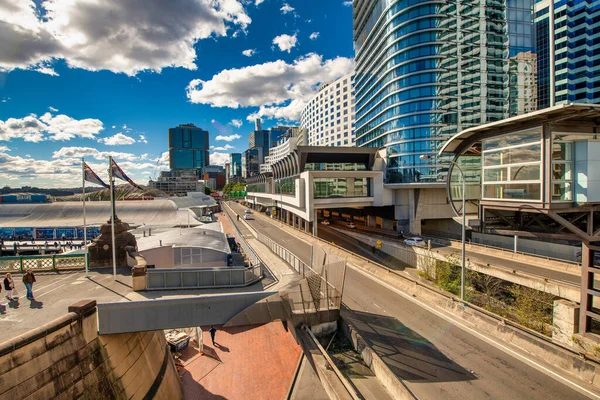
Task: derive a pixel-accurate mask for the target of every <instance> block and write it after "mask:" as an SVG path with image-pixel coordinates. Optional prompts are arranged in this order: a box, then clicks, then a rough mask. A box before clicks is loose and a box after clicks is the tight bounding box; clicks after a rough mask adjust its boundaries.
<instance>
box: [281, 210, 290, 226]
mask: <svg viewBox="0 0 600 400" xmlns="http://www.w3.org/2000/svg"><path fill="white" fill-rule="evenodd" d="M282 212H285V223H286V224H288V225H289V224H290V212H289V211H287V210H286V211H282Z"/></svg>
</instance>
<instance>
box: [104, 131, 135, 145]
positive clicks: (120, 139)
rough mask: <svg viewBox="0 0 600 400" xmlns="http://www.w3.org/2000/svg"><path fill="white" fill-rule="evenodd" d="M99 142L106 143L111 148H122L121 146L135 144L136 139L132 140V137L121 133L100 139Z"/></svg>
mask: <svg viewBox="0 0 600 400" xmlns="http://www.w3.org/2000/svg"><path fill="white" fill-rule="evenodd" d="M98 142H100V143H104V144H106V145H109V146H120V145H126V144H134V143H135V139H134V138H132V137H131V136H127V135H123V133H121V132H119V133H116V134H115V135H113V136H109V137H107V138H101V139H98Z"/></svg>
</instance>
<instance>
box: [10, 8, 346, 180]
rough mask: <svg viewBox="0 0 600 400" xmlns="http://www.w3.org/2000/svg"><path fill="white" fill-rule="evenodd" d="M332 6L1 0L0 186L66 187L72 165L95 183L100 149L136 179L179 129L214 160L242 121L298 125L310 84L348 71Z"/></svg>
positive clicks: (243, 142) (342, 16)
mask: <svg viewBox="0 0 600 400" xmlns="http://www.w3.org/2000/svg"><path fill="white" fill-rule="evenodd" d="M344 3H347V2H345V1H343V0H320V1H317V0H287V1H282V0H264V1H261V0H170V1H169V2H165V1H162V0H129V1H127V2H123V1H120V0H108V1H107V0H104V1H99V0H74V1H73V0H70V1H65V0H46V1H41V0H37V1H32V0H21V1H19V2H14V0H0V186H4V185H9V186H11V187H20V186H22V185H32V186H39V187H52V186H54V187H65V186H78V185H79V184H80V179H81V178H80V172H79V171H80V165H79V164H78V163H79V161H78V157H82V156H85V157H86V160H87V161H88V163H89V164H90V165H91V166H92V168H95V169H96V170H97V172H98V174H99V175H101V176H105V175H106V172H105V170H106V162H105V158H106V157H107V156H108V154H112V155H113V156H114V157H115V159H116V161H117V162H118V163H119V164H120V165H121V166H122V168H123V169H124V170H125V171H126V173H129V174H130V176H131V177H132V178H133V179H134V180H139V181H140V182H141V183H144V184H145V183H146V182H147V180H148V177H150V176H155V175H156V173H157V171H158V170H160V169H165V165H168V164H166V159H165V157H166V155H165V154H164V153H165V152H166V150H167V130H168V128H169V127H173V126H176V125H178V124H180V123H188V122H191V123H194V124H196V125H197V126H199V127H202V128H203V129H207V130H208V131H209V132H210V140H211V146H214V148H213V149H212V150H211V162H212V163H216V164H222V163H223V161H224V160H225V158H226V157H227V154H228V153H230V152H235V151H237V152H241V151H243V150H245V149H246V148H247V143H248V140H247V136H248V134H249V133H250V132H251V131H252V129H253V126H254V124H253V123H252V122H251V120H252V119H253V118H256V117H257V116H260V117H261V118H262V120H263V126H266V127H269V126H273V125H277V124H289V125H293V124H297V123H298V121H297V118H298V116H299V112H300V110H301V109H302V106H303V104H304V103H305V102H306V101H307V100H308V99H309V98H310V97H311V96H312V94H313V93H315V92H316V90H317V88H318V86H319V84H321V83H323V82H327V81H329V80H332V79H337V78H338V77H340V76H342V75H344V74H346V73H349V72H351V70H352V66H353V49H352V7H351V6H349V5H345V4H344ZM311 35H312V36H311Z"/></svg>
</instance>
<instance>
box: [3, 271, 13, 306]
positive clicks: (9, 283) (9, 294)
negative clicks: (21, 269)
mask: <svg viewBox="0 0 600 400" xmlns="http://www.w3.org/2000/svg"><path fill="white" fill-rule="evenodd" d="M14 288H15V282H14V281H13V278H12V276H11V275H10V272H8V273H7V274H6V276H5V277H4V290H6V298H7V299H8V300H10V301H13V300H14V298H13V290H14Z"/></svg>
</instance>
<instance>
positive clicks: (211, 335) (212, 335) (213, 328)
mask: <svg viewBox="0 0 600 400" xmlns="http://www.w3.org/2000/svg"><path fill="white" fill-rule="evenodd" d="M208 333H210V339H211V340H212V344H213V346H214V344H215V334H216V333H217V330H216V329H215V327H214V326H212V325H211V326H210V329H209V330H208Z"/></svg>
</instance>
